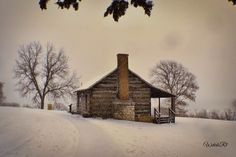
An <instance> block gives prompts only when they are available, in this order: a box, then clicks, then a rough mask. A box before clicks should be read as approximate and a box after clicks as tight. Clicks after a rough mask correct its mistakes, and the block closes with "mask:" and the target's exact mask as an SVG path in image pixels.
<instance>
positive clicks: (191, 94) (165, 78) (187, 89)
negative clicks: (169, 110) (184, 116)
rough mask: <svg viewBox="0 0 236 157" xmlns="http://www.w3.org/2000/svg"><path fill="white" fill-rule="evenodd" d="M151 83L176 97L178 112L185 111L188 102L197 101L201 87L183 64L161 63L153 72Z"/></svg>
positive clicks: (173, 62)
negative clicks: (197, 94)
mask: <svg viewBox="0 0 236 157" xmlns="http://www.w3.org/2000/svg"><path fill="white" fill-rule="evenodd" d="M150 76H151V82H152V83H153V84H154V85H156V86H158V87H160V88H162V89H164V90H166V91H168V92H170V93H171V94H174V95H176V109H177V110H176V111H177V112H180V111H184V107H185V106H186V105H187V104H188V103H187V101H195V98H196V92H197V90H198V89H199V86H198V84H197V81H196V77H195V76H194V75H193V74H192V73H191V72H189V71H188V70H187V69H186V68H185V67H184V66H183V65H182V64H180V63H177V62H175V61H161V62H160V64H156V66H155V67H154V68H153V69H152V70H151V74H150Z"/></svg>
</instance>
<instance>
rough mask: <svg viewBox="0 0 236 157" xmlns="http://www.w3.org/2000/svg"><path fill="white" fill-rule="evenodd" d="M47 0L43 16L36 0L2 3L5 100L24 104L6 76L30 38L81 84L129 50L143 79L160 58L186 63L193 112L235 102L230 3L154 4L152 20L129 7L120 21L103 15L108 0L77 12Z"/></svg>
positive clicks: (235, 36)
mask: <svg viewBox="0 0 236 157" xmlns="http://www.w3.org/2000/svg"><path fill="white" fill-rule="evenodd" d="M51 1H52V2H53V0H51ZM52 2H51V3H50V5H49V6H48V10H46V11H43V12H42V11H41V10H40V8H39V6H38V4H37V3H38V2H37V1H36V0H24V1H19V0H1V1H0V81H3V82H5V87H4V92H5V95H6V96H7V101H15V102H20V103H25V102H27V100H26V99H25V98H21V97H20V95H19V94H18V93H17V92H16V91H15V80H14V79H13V72H12V71H13V67H14V65H15V59H16V57H17V49H18V47H19V46H20V45H22V44H25V43H28V42H30V41H40V42H41V43H43V44H46V43H47V42H53V43H54V44H55V46H56V47H57V48H64V50H65V52H66V54H67V55H68V56H69V63H70V67H71V70H74V71H76V72H77V73H78V74H79V75H80V76H82V78H81V81H82V82H84V83H86V82H87V81H89V80H93V79H94V78H95V77H97V76H101V75H103V74H106V73H108V72H110V71H111V70H113V69H114V68H115V67H116V54H117V53H128V54H129V67H130V69H132V70H133V71H135V72H136V73H138V74H139V75H141V76H142V77H143V78H144V79H146V80H149V72H150V69H151V68H152V67H153V66H154V65H155V64H156V63H157V62H159V61H160V60H175V61H178V62H181V63H182V64H183V65H184V66H186V67H187V68H188V69H189V70H190V71H191V72H192V73H193V74H195V75H196V77H197V81H198V83H199V86H200V90H199V91H198V93H197V100H196V103H192V104H191V106H190V107H192V108H209V109H213V108H216V109H221V108H226V107H228V106H229V105H230V103H231V101H232V100H233V99H234V98H236V84H235V80H236V73H235V67H236V52H235V50H236V29H235V28H236V18H235V17H236V6H233V5H232V4H230V3H228V1H227V0H178V1H174V0H158V1H157V0H155V1H154V3H155V6H154V8H153V12H152V16H151V17H150V18H149V17H147V16H145V15H144V13H143V10H142V9H141V8H139V9H134V8H133V7H131V6H130V8H129V9H128V11H127V13H126V16H124V17H122V18H121V19H120V21H119V23H116V22H113V20H112V19H111V17H108V18H103V13H104V12H105V9H106V7H107V6H108V5H109V4H110V2H111V1H110V0H103V1H102V0H100V1H95V0H83V1H82V3H81V4H80V9H79V11H78V12H75V11H73V10H72V9H71V10H69V11H67V10H59V9H57V7H56V6H55V5H52Z"/></svg>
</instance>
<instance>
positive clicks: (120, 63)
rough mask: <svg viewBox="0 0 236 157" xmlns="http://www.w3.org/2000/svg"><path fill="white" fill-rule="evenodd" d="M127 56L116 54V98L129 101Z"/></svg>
mask: <svg viewBox="0 0 236 157" xmlns="http://www.w3.org/2000/svg"><path fill="white" fill-rule="evenodd" d="M128 56H129V55H128V54H117V68H118V98H119V99H121V100H128V99H129V82H128V77H129V74H128Z"/></svg>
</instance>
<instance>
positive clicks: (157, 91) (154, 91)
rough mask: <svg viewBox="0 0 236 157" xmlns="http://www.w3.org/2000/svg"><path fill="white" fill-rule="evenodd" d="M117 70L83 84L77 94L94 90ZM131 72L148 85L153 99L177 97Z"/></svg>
mask: <svg viewBox="0 0 236 157" xmlns="http://www.w3.org/2000/svg"><path fill="white" fill-rule="evenodd" d="M116 70H117V68H116V69H114V70H112V71H111V72H109V73H108V74H107V75H105V76H103V77H96V78H94V79H93V80H92V81H89V82H86V84H83V85H82V86H81V87H80V88H79V89H78V90H77V91H76V92H83V91H86V90H89V89H91V88H93V87H94V86H95V85H96V84H98V83H100V82H101V81H102V80H103V79H104V78H106V77H107V76H109V75H110V74H112V73H113V72H115V71H116ZM129 72H130V73H132V74H133V75H135V76H136V77H138V78H139V79H140V80H142V81H143V82H144V83H145V84H147V85H148V86H149V87H150V89H151V97H152V98H158V97H175V95H173V94H171V93H168V92H166V91H164V90H162V89H159V88H157V87H155V86H153V85H152V84H151V83H149V82H147V81H146V80H144V79H143V78H142V77H140V76H139V75H138V74H136V73H135V72H133V71H131V70H130V69H129Z"/></svg>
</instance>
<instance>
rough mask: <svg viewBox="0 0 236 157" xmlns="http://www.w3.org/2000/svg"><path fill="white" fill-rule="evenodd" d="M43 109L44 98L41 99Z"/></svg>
mask: <svg viewBox="0 0 236 157" xmlns="http://www.w3.org/2000/svg"><path fill="white" fill-rule="evenodd" d="M40 108H41V109H44V98H42V99H41V106H40Z"/></svg>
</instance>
